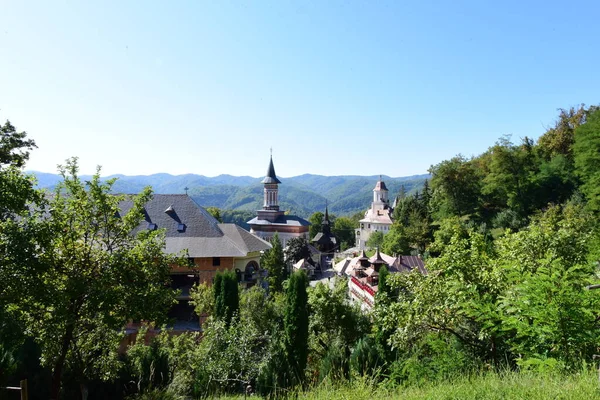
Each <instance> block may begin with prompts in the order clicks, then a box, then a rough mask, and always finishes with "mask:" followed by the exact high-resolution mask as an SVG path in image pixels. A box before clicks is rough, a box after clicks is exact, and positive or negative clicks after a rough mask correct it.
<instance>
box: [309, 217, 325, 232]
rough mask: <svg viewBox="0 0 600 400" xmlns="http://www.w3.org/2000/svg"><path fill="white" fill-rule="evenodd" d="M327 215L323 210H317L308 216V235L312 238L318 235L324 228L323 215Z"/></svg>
mask: <svg viewBox="0 0 600 400" xmlns="http://www.w3.org/2000/svg"><path fill="white" fill-rule="evenodd" d="M324 216H325V215H324V214H323V213H322V212H321V211H317V212H315V213H313V214H312V215H311V216H310V217H308V222H310V227H309V228H308V229H309V230H308V236H309V237H310V239H312V238H314V237H315V236H317V233H319V232H321V229H322V228H323V217H324Z"/></svg>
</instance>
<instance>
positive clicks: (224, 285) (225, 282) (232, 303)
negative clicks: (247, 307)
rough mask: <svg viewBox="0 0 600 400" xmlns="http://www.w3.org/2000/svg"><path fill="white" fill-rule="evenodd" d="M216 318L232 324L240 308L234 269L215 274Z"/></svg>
mask: <svg viewBox="0 0 600 400" xmlns="http://www.w3.org/2000/svg"><path fill="white" fill-rule="evenodd" d="M214 296H215V319H219V320H222V321H224V322H225V324H226V325H227V326H229V325H230V324H231V320H232V319H233V316H234V315H235V314H237V312H238V311H239V308H240V297H239V291H238V283H237V276H236V274H235V272H233V271H224V272H217V275H216V276H215V290H214Z"/></svg>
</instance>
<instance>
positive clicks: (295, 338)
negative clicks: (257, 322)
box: [283, 271, 308, 382]
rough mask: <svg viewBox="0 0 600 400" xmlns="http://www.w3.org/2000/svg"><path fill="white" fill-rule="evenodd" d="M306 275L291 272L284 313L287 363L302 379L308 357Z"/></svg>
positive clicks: (298, 379)
mask: <svg viewBox="0 0 600 400" xmlns="http://www.w3.org/2000/svg"><path fill="white" fill-rule="evenodd" d="M307 286H308V277H307V276H306V274H305V273H304V271H297V272H295V273H293V274H292V276H291V277H290V281H289V283H288V287H287V290H286V307H285V313H284V317H283V318H284V319H283V321H284V322H283V323H284V331H285V345H286V352H287V358H288V363H289V365H290V366H291V368H292V371H293V374H294V378H295V379H296V380H297V381H298V382H303V380H304V369H305V368H306V361H307V357H308V294H307V293H306V287H307Z"/></svg>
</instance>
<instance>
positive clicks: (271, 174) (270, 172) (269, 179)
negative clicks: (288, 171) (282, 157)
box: [260, 157, 281, 183]
mask: <svg viewBox="0 0 600 400" xmlns="http://www.w3.org/2000/svg"><path fill="white" fill-rule="evenodd" d="M260 183H281V181H280V180H279V179H277V175H275V167H274V166H273V157H271V161H269V169H267V175H266V176H265V179H263V180H262V181H261V182H260Z"/></svg>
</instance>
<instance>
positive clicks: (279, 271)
mask: <svg viewBox="0 0 600 400" xmlns="http://www.w3.org/2000/svg"><path fill="white" fill-rule="evenodd" d="M271 246H272V248H271V249H269V250H267V251H265V252H264V254H263V256H262V257H261V260H260V265H261V266H262V268H264V269H265V270H266V271H267V274H268V275H267V282H268V283H269V290H271V291H272V292H275V293H277V292H281V291H282V290H283V281H284V280H285V279H286V278H287V269H286V265H285V260H284V257H283V247H282V246H281V242H280V241H279V234H277V232H276V233H275V234H274V235H273V237H272V238H271Z"/></svg>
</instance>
